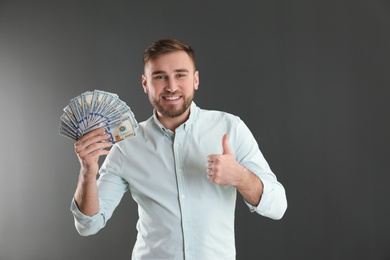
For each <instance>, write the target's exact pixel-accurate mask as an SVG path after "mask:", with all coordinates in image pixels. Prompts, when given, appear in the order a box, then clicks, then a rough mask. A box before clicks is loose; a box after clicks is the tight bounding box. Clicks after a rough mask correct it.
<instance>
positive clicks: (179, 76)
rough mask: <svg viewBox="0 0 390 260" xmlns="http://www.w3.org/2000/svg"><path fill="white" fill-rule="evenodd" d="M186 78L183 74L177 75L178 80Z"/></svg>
mask: <svg viewBox="0 0 390 260" xmlns="http://www.w3.org/2000/svg"><path fill="white" fill-rule="evenodd" d="M185 76H186V74H181V73H179V74H176V78H184V77H185Z"/></svg>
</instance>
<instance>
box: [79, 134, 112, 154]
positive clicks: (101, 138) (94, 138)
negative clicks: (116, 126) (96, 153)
mask: <svg viewBox="0 0 390 260" xmlns="http://www.w3.org/2000/svg"><path fill="white" fill-rule="evenodd" d="M109 138H110V135H109V134H102V135H97V136H92V137H90V138H88V139H86V140H84V141H82V140H81V139H80V140H79V141H77V142H76V144H75V150H76V152H77V153H79V152H81V151H82V150H84V149H86V148H87V147H88V146H90V145H92V144H95V143H109V142H104V141H106V140H108V139H109Z"/></svg>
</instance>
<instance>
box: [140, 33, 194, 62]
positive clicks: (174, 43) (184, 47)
mask: <svg viewBox="0 0 390 260" xmlns="http://www.w3.org/2000/svg"><path fill="white" fill-rule="evenodd" d="M175 51H185V52H186V53H187V54H188V56H190V58H191V59H192V61H193V63H194V67H195V52H194V50H193V49H192V47H191V46H189V45H188V44H185V43H183V42H181V41H179V40H176V39H172V38H166V39H161V40H158V41H156V42H154V43H152V44H151V45H150V46H149V47H148V48H147V49H146V50H145V52H144V55H143V59H144V65H145V64H146V63H147V62H148V61H150V60H154V59H156V58H158V57H159V56H160V55H162V54H166V53H170V52H175Z"/></svg>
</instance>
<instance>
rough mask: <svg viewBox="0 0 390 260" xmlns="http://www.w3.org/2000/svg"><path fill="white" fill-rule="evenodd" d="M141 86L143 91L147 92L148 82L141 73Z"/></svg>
mask: <svg viewBox="0 0 390 260" xmlns="http://www.w3.org/2000/svg"><path fill="white" fill-rule="evenodd" d="M142 87H143V89H144V92H145V93H146V94H148V84H147V80H146V77H145V75H142Z"/></svg>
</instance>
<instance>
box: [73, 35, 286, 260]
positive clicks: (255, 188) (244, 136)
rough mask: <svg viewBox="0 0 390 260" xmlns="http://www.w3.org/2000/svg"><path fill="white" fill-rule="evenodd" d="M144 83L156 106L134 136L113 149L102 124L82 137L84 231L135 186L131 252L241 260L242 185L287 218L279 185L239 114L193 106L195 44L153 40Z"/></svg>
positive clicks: (80, 218) (77, 201) (79, 222)
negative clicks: (238, 216) (238, 215)
mask: <svg viewBox="0 0 390 260" xmlns="http://www.w3.org/2000/svg"><path fill="white" fill-rule="evenodd" d="M142 86H143V89H144V91H145V93H146V94H147V95H148V97H149V100H150V102H151V104H152V106H153V108H154V113H153V116H151V117H150V118H149V119H148V120H146V121H144V122H142V123H140V124H139V128H138V129H137V135H136V136H135V137H133V138H130V139H127V140H124V141H122V142H120V143H117V144H115V145H114V146H113V147H112V149H111V150H110V151H108V150H106V149H104V148H107V147H110V146H111V144H110V143H108V142H103V141H105V140H107V139H108V137H109V136H108V135H107V134H104V129H98V130H95V131H93V132H90V133H89V134H87V135H85V136H84V137H82V138H81V139H80V140H79V141H77V142H76V143H75V152H76V153H77V156H78V158H79V161H80V164H81V169H80V174H79V182H78V185H77V188H76V192H75V196H74V200H73V201H72V205H71V210H72V212H73V215H74V218H75V223H76V228H77V230H78V231H79V233H80V234H81V235H91V234H95V233H96V232H98V231H99V230H100V229H101V228H103V227H104V226H105V224H106V223H107V221H108V219H109V218H110V217H111V216H112V213H113V211H114V209H115V208H116V206H117V205H118V204H119V202H120V200H121V198H122V196H123V194H124V193H125V192H126V191H128V190H129V191H130V193H131V195H132V197H133V199H134V200H135V201H136V202H137V204H138V214H139V219H138V222H137V231H138V235H137V241H136V244H135V246H134V249H133V253H132V259H149V260H152V259H153V260H158V259H169V260H173V259H187V260H188V259H195V260H199V259H202V260H207V259H210V260H218V259H221V260H228V259H235V256H236V249H235V240H234V239H235V238H234V211H235V203H236V196H237V191H238V192H239V193H240V194H241V195H242V196H243V198H244V202H245V203H246V204H247V205H248V207H249V209H250V211H251V212H257V213H258V214H260V215H262V216H265V217H269V218H272V219H280V218H281V217H282V216H283V214H284V212H285V210H286V208H287V200H286V195H285V191H284V188H283V186H282V184H280V183H279V182H278V181H277V179H276V176H275V174H274V173H273V172H272V171H271V169H270V167H269V165H268V164H267V162H266V161H265V159H264V157H263V155H262V153H261V152H260V150H259V147H258V144H257V142H256V140H255V138H254V137H253V135H252V133H251V132H250V130H249V129H248V128H247V126H246V125H245V124H244V122H243V121H242V120H240V118H238V117H236V116H234V115H231V114H228V113H225V112H220V111H210V110H204V109H201V108H199V107H197V106H196V104H195V103H194V101H193V99H194V93H195V91H196V90H198V86H199V72H198V71H197V70H196V66H195V57H194V51H193V50H192V48H191V47H190V46H188V45H186V44H184V43H182V42H180V41H178V40H175V39H162V40H159V41H157V42H155V43H153V44H152V45H151V46H150V47H149V48H147V49H146V51H145V53H144V74H143V75H142ZM102 155H108V156H107V158H106V160H105V161H104V163H103V165H102V167H101V169H100V170H99V169H98V168H99V167H98V159H99V157H100V156H102ZM98 173H99V178H98V180H96V179H97V178H96V176H97V174H98Z"/></svg>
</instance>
